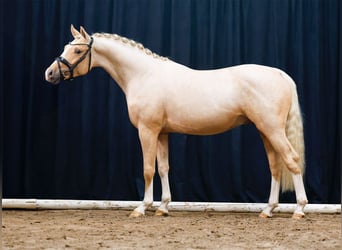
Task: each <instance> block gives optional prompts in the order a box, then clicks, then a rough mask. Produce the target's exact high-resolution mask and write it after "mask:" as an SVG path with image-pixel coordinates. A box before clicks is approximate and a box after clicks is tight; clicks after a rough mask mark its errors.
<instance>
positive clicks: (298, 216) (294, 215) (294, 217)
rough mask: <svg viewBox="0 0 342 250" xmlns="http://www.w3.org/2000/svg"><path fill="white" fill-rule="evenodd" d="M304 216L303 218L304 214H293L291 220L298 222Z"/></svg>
mask: <svg viewBox="0 0 342 250" xmlns="http://www.w3.org/2000/svg"><path fill="white" fill-rule="evenodd" d="M304 216H305V215H304V214H298V213H294V214H293V215H292V219H295V220H300V219H302V218H304Z"/></svg>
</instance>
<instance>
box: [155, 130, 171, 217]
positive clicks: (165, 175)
mask: <svg viewBox="0 0 342 250" xmlns="http://www.w3.org/2000/svg"><path fill="white" fill-rule="evenodd" d="M157 163H158V173H159V176H160V181H161V185H162V197H161V204H160V206H159V208H158V209H157V211H156V213H155V215H157V216H165V215H168V213H169V210H168V207H167V206H168V204H169V202H170V201H171V193H170V185H169V142H168V134H160V135H159V138H158V149H157Z"/></svg>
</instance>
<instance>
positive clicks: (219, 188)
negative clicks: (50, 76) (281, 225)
mask: <svg viewBox="0 0 342 250" xmlns="http://www.w3.org/2000/svg"><path fill="white" fill-rule="evenodd" d="M1 8H2V10H5V11H4V12H3V27H2V29H1V38H2V39H3V41H2V43H1V46H2V47H1V73H2V81H1V85H2V89H3V91H4V92H3V95H1V97H2V98H1V104H2V109H3V114H2V115H1V118H2V120H1V123H2V125H1V127H2V128H3V145H4V149H3V150H4V151H3V157H4V159H3V161H4V169H3V192H4V193H3V195H4V198H47V199H62V198H72V199H109V200H139V199H142V197H143V190H144V182H143V172H142V171H143V170H142V155H141V149H140V143H139V140H138V135H137V130H136V129H135V128H134V127H133V126H132V125H131V124H130V121H129V119H128V114H127V108H126V101H125V96H124V95H123V93H122V92H121V90H120V89H119V88H118V86H117V85H116V83H115V82H114V81H113V80H112V79H111V78H110V77H109V76H108V75H107V73H105V72H104V71H103V70H102V69H94V70H92V71H91V72H90V73H89V74H88V75H87V76H84V77H81V78H78V79H75V80H74V81H72V82H63V83H61V84H60V85H59V86H52V85H49V84H48V83H47V82H45V80H44V71H45V69H46V67H48V66H49V65H50V64H51V62H52V61H53V59H54V58H55V57H56V56H58V55H59V54H60V53H61V51H62V50H63V46H64V44H66V43H67V42H68V41H70V40H71V35H70V31H69V30H70V24H71V23H73V24H74V25H75V26H77V27H79V26H80V25H83V26H84V27H85V28H86V29H87V31H88V32H89V33H93V32H109V33H118V34H120V35H123V36H126V37H128V38H131V39H134V40H136V41H139V42H141V43H143V44H144V45H145V47H147V48H150V49H151V50H152V51H154V52H156V53H158V54H160V55H163V56H167V57H169V58H170V59H172V60H174V61H176V62H179V63H182V64H184V65H187V66H190V67H192V68H196V69H213V68H219V67H227V66H233V65H237V64H244V63H257V64H264V65H268V66H274V67H278V68H280V69H283V70H284V71H286V72H287V73H288V74H290V75H291V76H292V77H293V79H294V80H295V81H296V83H297V86H298V92H299V99H300V103H301V106H302V110H303V114H304V121H305V125H304V126H305V140H306V141H305V144H306V162H307V168H306V175H305V186H306V190H307V194H308V198H309V201H310V202H311V203H340V200H341V180H340V177H341V174H340V173H341V112H342V104H341V102H342V101H341V99H342V94H341V83H342V73H341V67H342V47H341V41H342V39H341V38H342V25H341V21H342V16H341V13H342V4H341V2H340V1H338V0H336V1H334V0H326V1H325V0H321V1H319V0H302V1H296V0H291V1H290V0H282V1H277V0H258V1H254V0H243V1H242V0H224V1H218V0H217V1H210V0H194V1H191V0H173V1H171V0H114V1H109V0H107V1H106V0H103V1H98V0H84V1H81V0H73V1H71V0H70V1H56V0H32V1H29V0H5V1H1ZM141 84H144V83H143V82H142V83H141ZM170 164H171V170H170V182H171V191H172V194H173V197H172V198H173V200H174V201H226V202H266V201H267V199H268V195H269V188H270V180H271V176H270V172H269V169H268V163H267V160H266V155H265V151H264V149H263V145H262V142H261V139H260V136H259V134H258V133H257V131H256V129H255V127H254V126H252V125H248V126H244V127H240V128H237V129H234V130H232V131H229V132H226V133H223V134H220V135H215V136H206V137H204V136H202V137H201V136H188V135H182V134H173V135H171V136H170ZM160 193H161V191H160V181H159V178H155V198H156V199H157V200H159V199H160ZM281 201H282V202H294V201H295V197H294V194H293V193H286V194H282V195H281Z"/></svg>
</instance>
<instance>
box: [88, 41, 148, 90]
mask: <svg viewBox="0 0 342 250" xmlns="http://www.w3.org/2000/svg"><path fill="white" fill-rule="evenodd" d="M93 48H94V52H93V58H92V61H93V67H101V68H103V69H104V70H105V71H107V73H108V74H110V75H111V77H112V78H113V79H114V80H115V81H116V82H117V83H118V84H119V85H120V87H121V89H122V90H123V91H124V92H126V90H127V88H128V84H129V83H131V82H133V81H134V80H135V78H136V77H141V75H142V74H143V73H144V72H145V71H146V70H147V68H148V65H150V64H151V63H152V62H151V58H149V56H147V55H145V54H144V53H142V52H140V51H139V50H138V49H135V48H133V47H131V46H130V45H129V44H124V43H122V42H121V41H117V40H114V39H108V38H103V37H95V39H94V45H93Z"/></svg>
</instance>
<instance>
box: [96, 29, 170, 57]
mask: <svg viewBox="0 0 342 250" xmlns="http://www.w3.org/2000/svg"><path fill="white" fill-rule="evenodd" d="M93 36H95V37H104V38H108V39H113V40H117V41H120V42H122V43H124V44H129V45H130V46H132V47H136V48H138V49H139V50H141V51H143V52H145V54H146V55H149V56H153V58H157V59H160V60H163V61H167V60H168V58H166V57H163V56H160V55H158V54H156V53H154V52H152V51H151V50H150V49H148V48H145V47H144V45H142V44H141V43H138V42H136V41H134V40H132V39H128V38H126V37H123V36H119V35H118V34H109V33H95V34H93Z"/></svg>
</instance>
